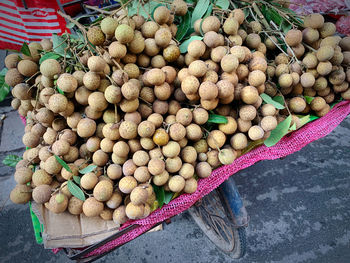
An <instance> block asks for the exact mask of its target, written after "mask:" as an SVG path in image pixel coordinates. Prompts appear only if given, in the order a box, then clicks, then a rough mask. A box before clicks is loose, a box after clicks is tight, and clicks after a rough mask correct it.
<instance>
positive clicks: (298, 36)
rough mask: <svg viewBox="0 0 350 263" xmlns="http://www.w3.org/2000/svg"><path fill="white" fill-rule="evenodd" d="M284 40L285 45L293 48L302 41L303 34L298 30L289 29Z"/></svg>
mask: <svg viewBox="0 0 350 263" xmlns="http://www.w3.org/2000/svg"><path fill="white" fill-rule="evenodd" d="M285 39H286V43H287V44H288V45H289V46H291V47H295V46H297V45H298V44H300V43H301V41H302V39H303V34H302V32H301V31H300V30H297V29H291V30H289V31H288V32H287V34H286V36H285Z"/></svg>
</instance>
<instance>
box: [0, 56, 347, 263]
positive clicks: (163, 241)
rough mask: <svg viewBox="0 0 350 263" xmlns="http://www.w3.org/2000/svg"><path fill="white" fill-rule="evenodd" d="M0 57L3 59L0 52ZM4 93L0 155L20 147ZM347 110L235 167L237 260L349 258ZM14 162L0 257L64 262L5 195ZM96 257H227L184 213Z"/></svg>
mask: <svg viewBox="0 0 350 263" xmlns="http://www.w3.org/2000/svg"><path fill="white" fill-rule="evenodd" d="M1 61H2V59H1ZM9 103H10V101H9V100H6V101H5V102H2V103H1V104H0V117H1V116H2V115H3V114H5V116H6V118H5V119H4V120H2V121H1V123H0V132H1V134H0V160H2V159H3V158H4V157H5V156H6V155H8V154H17V155H21V154H22V152H23V151H24V146H23V144H22V141H21V137H22V135H23V132H24V131H23V130H24V127H23V124H22V122H21V120H20V118H19V117H18V114H17V112H15V111H14V110H12V109H11V107H9ZM349 149H350V118H349V117H348V118H347V119H345V120H344V121H343V123H342V124H341V125H340V126H338V127H337V128H336V129H335V131H333V132H332V133H331V134H330V135H329V136H327V137H325V138H323V139H320V140H318V141H316V142H313V143H311V144H310V145H308V146H307V147H305V148H304V149H302V150H301V151H299V152H297V153H295V154H293V155H290V156H288V157H286V158H285V159H283V160H274V161H263V162H260V163H258V164H256V165H254V166H252V167H250V168H248V169H246V170H244V171H241V172H240V173H238V174H236V175H234V177H235V180H236V183H237V185H238V187H239V190H240V193H241V195H242V197H243V199H244V202H245V205H246V207H247V210H248V213H249V215H250V224H249V227H248V229H247V238H248V248H247V255H246V256H245V257H244V258H243V259H241V260H238V262H293V263H300V262H339V263H341V262H350V249H349V244H350V150H349ZM13 172H14V170H13V168H10V167H6V166H4V165H3V164H2V163H1V164H0V189H1V190H0V207H1V211H0V239H1V246H0V262H1V263H4V262H11V263H15V262H69V260H68V259H67V257H66V256H65V255H64V254H63V253H58V254H57V255H54V254H53V253H52V252H51V251H50V250H45V249H44V248H43V247H42V246H40V245H37V244H36V242H35V238H34V234H33V228H32V222H31V219H30V214H29V208H28V205H14V204H12V203H11V201H7V202H6V204H5V205H3V204H4V202H5V200H7V199H8V196H9V193H10V191H11V189H12V188H13V187H14V185H15V181H14V179H13ZM98 262H123V263H128V262H133V263H137V262H167V263H170V262H203V263H204V262H231V259H230V258H229V257H228V256H226V255H224V254H222V253H221V252H220V251H219V250H218V249H217V248H216V247H215V246H214V245H213V244H212V243H210V241H208V239H207V238H206V237H205V235H204V234H203V233H202V232H201V230H200V229H199V227H197V225H196V224H195V223H194V221H193V220H192V218H191V217H190V216H189V214H188V213H183V214H181V215H179V216H177V217H175V218H174V219H173V220H172V223H171V224H170V225H167V226H165V229H164V230H163V231H159V232H154V233H148V234H145V235H143V236H141V237H139V238H137V239H136V240H134V241H132V242H130V243H128V244H126V245H125V246H123V247H121V248H119V249H117V250H116V251H114V252H112V253H111V254H109V255H107V256H105V257H104V258H102V259H100V260H99V261H98Z"/></svg>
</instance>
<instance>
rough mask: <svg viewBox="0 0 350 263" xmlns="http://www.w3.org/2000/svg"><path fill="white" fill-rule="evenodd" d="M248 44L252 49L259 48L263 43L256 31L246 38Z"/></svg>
mask: <svg viewBox="0 0 350 263" xmlns="http://www.w3.org/2000/svg"><path fill="white" fill-rule="evenodd" d="M245 42H246V44H247V46H248V47H249V48H251V49H257V48H258V47H259V45H260V43H261V38H260V36H259V35H258V34H256V33H251V34H249V35H248V36H247V38H246V39H245Z"/></svg>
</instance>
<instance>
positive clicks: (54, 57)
mask: <svg viewBox="0 0 350 263" xmlns="http://www.w3.org/2000/svg"><path fill="white" fill-rule="evenodd" d="M60 57H61V56H60V55H58V54H56V53H53V52H49V53H46V54H45V55H44V56H42V57H41V58H40V60H39V64H41V63H43V61H45V60H47V59H56V60H57V59H58V58H60Z"/></svg>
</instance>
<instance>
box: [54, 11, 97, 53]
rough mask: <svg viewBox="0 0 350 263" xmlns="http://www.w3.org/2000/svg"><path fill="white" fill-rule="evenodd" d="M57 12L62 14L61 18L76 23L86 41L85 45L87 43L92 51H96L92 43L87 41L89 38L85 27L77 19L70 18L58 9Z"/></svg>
mask: <svg viewBox="0 0 350 263" xmlns="http://www.w3.org/2000/svg"><path fill="white" fill-rule="evenodd" d="M57 14H59V15H60V16H62V17H63V18H65V19H67V20H69V21H70V22H72V23H73V24H74V25H76V26H77V27H78V28H79V30H80V31H81V33H82V34H83V37H84V40H85V43H87V45H88V46H89V47H90V48H91V49H92V50H94V51H95V52H96V53H97V51H96V49H95V48H94V47H93V46H92V45H90V42H89V40H88V39H87V32H86V29H85V27H84V26H83V25H82V24H80V23H79V22H78V21H76V20H74V19H73V18H71V17H70V16H69V15H66V14H64V13H62V12H61V11H60V10H58V11H57Z"/></svg>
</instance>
